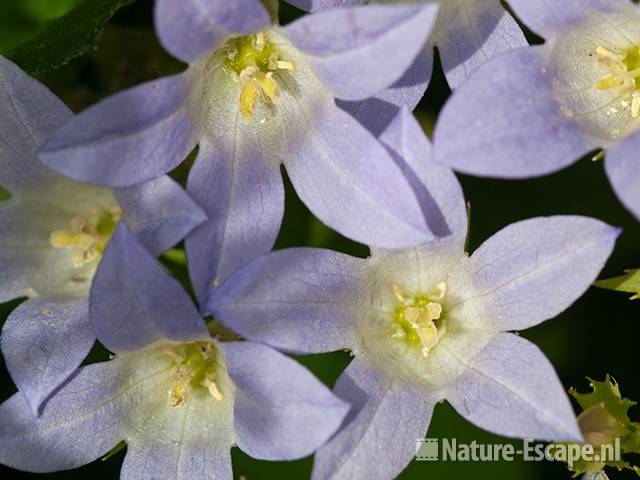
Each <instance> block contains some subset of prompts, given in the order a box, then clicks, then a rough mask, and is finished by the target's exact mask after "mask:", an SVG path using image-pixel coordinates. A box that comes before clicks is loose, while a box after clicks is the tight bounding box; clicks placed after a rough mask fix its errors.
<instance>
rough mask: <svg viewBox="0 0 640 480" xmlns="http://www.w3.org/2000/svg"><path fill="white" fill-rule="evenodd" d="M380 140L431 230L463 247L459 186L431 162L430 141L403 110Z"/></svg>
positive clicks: (464, 211)
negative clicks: (409, 188)
mask: <svg viewBox="0 0 640 480" xmlns="http://www.w3.org/2000/svg"><path fill="white" fill-rule="evenodd" d="M380 141H381V142H382V143H383V144H384V145H385V146H386V147H387V149H388V150H389V153H391V155H392V156H393V157H394V160H395V161H396V163H397V164H398V165H400V166H401V167H402V169H403V171H404V173H405V176H406V177H407V179H408V180H409V182H410V183H411V186H412V188H413V190H414V192H416V195H417V197H418V202H419V203H420V205H421V207H422V209H423V212H424V218H425V219H427V222H429V228H430V229H431V231H433V232H435V233H436V235H437V236H439V237H450V239H451V240H453V241H458V243H459V245H461V246H464V243H465V240H466V234H467V223H468V222H467V208H466V203H465V200H464V195H463V193H462V187H461V186H460V183H459V182H458V180H457V179H456V177H455V175H454V174H453V172H452V171H451V170H450V169H449V168H448V167H446V166H444V165H442V164H438V163H436V162H435V161H434V159H433V147H432V146H431V143H430V142H429V139H428V138H427V136H426V135H425V134H424V132H423V131H422V127H420V124H419V123H418V122H417V120H416V119H415V117H414V116H413V115H412V114H411V112H409V110H408V109H407V108H406V107H404V108H402V109H401V110H400V112H399V113H398V115H397V116H396V117H395V119H394V120H393V122H392V123H391V124H390V125H389V127H388V128H387V129H386V130H385V131H384V132H383V133H382V135H381V136H380ZM454 239H455V240H454Z"/></svg>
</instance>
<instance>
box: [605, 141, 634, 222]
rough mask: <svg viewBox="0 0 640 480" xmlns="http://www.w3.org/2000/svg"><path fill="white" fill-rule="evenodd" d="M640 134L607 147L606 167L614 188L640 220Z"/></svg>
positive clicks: (625, 204) (621, 199)
mask: <svg viewBox="0 0 640 480" xmlns="http://www.w3.org/2000/svg"><path fill="white" fill-rule="evenodd" d="M639 149H640V134H638V133H635V134H633V135H631V136H629V137H627V138H625V139H624V140H621V141H620V142H618V143H617V144H615V145H613V146H612V147H610V148H608V149H607V158H606V160H605V164H604V167H605V169H606V172H607V176H608V177H609V181H610V182H611V186H612V187H613V190H614V191H615V192H616V195H618V198H619V199H620V201H621V202H622V203H623V204H624V206H625V207H627V208H628V209H629V211H630V212H631V213H633V214H634V215H635V216H636V218H637V219H638V220H640V162H638V151H640V150H639Z"/></svg>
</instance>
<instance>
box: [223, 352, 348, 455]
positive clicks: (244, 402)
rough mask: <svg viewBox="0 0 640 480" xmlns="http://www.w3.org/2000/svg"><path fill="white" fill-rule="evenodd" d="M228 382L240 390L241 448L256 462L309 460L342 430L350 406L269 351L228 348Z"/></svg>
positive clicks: (238, 432)
mask: <svg viewBox="0 0 640 480" xmlns="http://www.w3.org/2000/svg"><path fill="white" fill-rule="evenodd" d="M221 345H222V347H223V349H224V355H225V360H226V362H227V366H228V371H229V376H230V377H231V380H232V381H233V383H234V384H235V386H236V387H237V391H236V399H235V406H234V420H235V421H234V425H235V430H236V435H237V439H238V446H239V447H240V448H241V449H242V450H243V451H244V452H246V453H247V454H249V455H251V456H252V457H255V458H259V459H264V460H293V459H296V458H302V457H306V456H307V455H310V454H311V453H313V452H314V451H315V450H316V449H318V447H320V445H322V444H324V443H325V442H326V441H327V440H328V439H329V438H330V437H331V436H332V435H333V434H334V433H335V432H336V430H337V429H338V427H340V424H341V423H342V420H343V419H344V417H345V415H346V414H347V411H348V410H349V405H348V404H347V403H346V402H343V401H342V400H340V399H339V398H337V397H336V396H335V395H333V394H332V393H331V391H330V390H329V389H328V388H327V387H325V386H324V385H323V384H322V383H320V381H319V380H318V379H316V377H314V376H313V375H312V374H311V373H310V372H309V371H308V370H306V369H305V368H304V367H303V366H302V365H300V364H299V363H297V362H296V361H295V360H292V359H290V358H288V357H286V356H284V355H282V354H281V353H278V352H276V351H275V350H272V349H270V348H269V347H266V346H264V345H260V344H257V343H252V342H228V343H223V344H221Z"/></svg>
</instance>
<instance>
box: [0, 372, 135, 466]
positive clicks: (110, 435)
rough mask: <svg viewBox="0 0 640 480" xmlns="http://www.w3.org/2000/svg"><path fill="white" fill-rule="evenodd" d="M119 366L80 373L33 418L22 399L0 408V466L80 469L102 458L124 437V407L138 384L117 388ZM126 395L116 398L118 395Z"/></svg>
mask: <svg viewBox="0 0 640 480" xmlns="http://www.w3.org/2000/svg"><path fill="white" fill-rule="evenodd" d="M122 367H123V364H122V362H120V361H118V360H115V361H111V362H106V363H100V364H95V365H90V366H88V367H84V368H82V369H81V370H80V371H79V372H78V373H77V374H76V375H74V376H73V377H72V378H71V380H70V381H69V382H68V383H66V384H65V385H64V386H63V387H62V388H61V389H60V390H58V391H57V392H56V394H55V395H53V396H52V397H51V399H50V400H49V401H47V403H46V404H45V406H44V409H43V412H42V415H40V416H39V417H36V416H34V415H33V412H32V411H31V408H30V407H29V404H28V403H27V402H26V400H25V398H24V396H23V395H21V394H20V393H17V394H15V395H14V396H12V397H11V398H9V399H8V400H7V401H5V402H4V403H3V404H2V405H0V418H2V422H0V463H2V464H4V465H8V466H10V467H12V468H17V469H20V470H26V471H29V472H54V471H58V470H67V469H72V468H76V467H79V466H81V465H84V464H87V463H89V462H92V461H93V460H95V459H97V458H99V457H100V456H102V455H104V454H105V453H107V452H108V451H109V450H110V449H111V448H113V447H115V446H116V444H117V443H118V442H119V441H120V440H122V439H123V438H124V431H125V427H126V426H125V422H124V421H123V420H124V419H125V417H124V416H123V415H122V412H123V411H126V410H127V408H129V407H130V405H129V403H130V402H131V401H132V400H134V399H135V398H136V396H137V395H136V394H139V392H138V389H139V388H140V384H142V383H143V381H144V379H143V380H142V381H139V382H138V383H136V384H131V385H129V387H128V388H123V389H121V388H120V386H121V382H122V378H121V371H122ZM123 392H124V393H126V394H128V395H118V393H123Z"/></svg>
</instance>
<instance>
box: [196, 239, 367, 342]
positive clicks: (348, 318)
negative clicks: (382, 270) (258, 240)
mask: <svg viewBox="0 0 640 480" xmlns="http://www.w3.org/2000/svg"><path fill="white" fill-rule="evenodd" d="M367 265H368V264H367V262H366V260H363V259H359V258H354V257H350V256H348V255H344V254H342V253H337V252H333V251H330V250H320V249H312V248H296V249H288V250H282V251H277V252H273V253H270V254H267V255H264V256H262V257H260V258H258V259H256V260H255V261H253V262H251V263H249V264H248V265H247V266H245V267H244V268H242V269H240V270H239V271H238V273H236V274H235V275H232V276H231V277H230V278H229V279H228V280H227V281H226V282H224V283H223V284H222V285H221V286H220V287H218V288H217V289H216V290H215V291H214V292H213V295H212V297H211V298H210V300H209V303H208V305H207V310H208V312H209V313H212V314H213V315H214V317H215V318H216V319H218V320H220V321H221V322H222V323H224V324H225V325H227V326H228V327H230V328H231V329H232V330H234V331H236V332H237V333H239V334H240V335H242V336H243V337H245V338H248V339H250V340H255V341H258V342H263V343H266V344H268V345H271V346H274V347H276V348H279V349H283V350H287V351H290V352H303V353H316V352H328V351H333V350H339V349H343V348H353V347H355V346H356V339H355V326H356V322H357V321H358V320H359V319H360V318H362V316H363V315H365V314H367V313H368V312H369V311H370V310H372V309H371V307H368V306H367V305H366V304H365V302H366V300H367V289H366V284H365V280H364V278H363V277H364V273H365V272H366V269H367Z"/></svg>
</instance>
